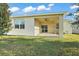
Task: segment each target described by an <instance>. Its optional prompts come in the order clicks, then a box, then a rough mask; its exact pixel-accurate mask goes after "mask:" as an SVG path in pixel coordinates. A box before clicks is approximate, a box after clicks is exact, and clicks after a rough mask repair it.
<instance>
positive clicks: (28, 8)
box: [23, 6, 36, 13]
mask: <svg viewBox="0 0 79 59" xmlns="http://www.w3.org/2000/svg"><path fill="white" fill-rule="evenodd" d="M35 10H36V8H34V7H32V6H28V7H26V8H24V9H23V12H25V13H29V12H32V11H35Z"/></svg>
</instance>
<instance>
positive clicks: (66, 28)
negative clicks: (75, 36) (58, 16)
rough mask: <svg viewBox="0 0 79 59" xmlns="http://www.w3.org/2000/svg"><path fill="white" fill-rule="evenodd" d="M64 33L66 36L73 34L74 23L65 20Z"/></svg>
mask: <svg viewBox="0 0 79 59" xmlns="http://www.w3.org/2000/svg"><path fill="white" fill-rule="evenodd" d="M63 32H64V34H72V32H73V29H72V22H71V21H70V20H69V19H64V20H63Z"/></svg>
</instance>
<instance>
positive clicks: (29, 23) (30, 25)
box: [7, 18, 34, 36]
mask: <svg viewBox="0 0 79 59" xmlns="http://www.w3.org/2000/svg"><path fill="white" fill-rule="evenodd" d="M15 20H24V21H25V29H15V28H14V21H15ZM7 34H8V35H27V36H34V18H13V19H12V30H11V31H9V32H8V33H7Z"/></svg>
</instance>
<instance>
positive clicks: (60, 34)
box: [59, 15, 63, 38]
mask: <svg viewBox="0 0 79 59" xmlns="http://www.w3.org/2000/svg"><path fill="white" fill-rule="evenodd" d="M59 38H63V16H62V15H61V16H59Z"/></svg>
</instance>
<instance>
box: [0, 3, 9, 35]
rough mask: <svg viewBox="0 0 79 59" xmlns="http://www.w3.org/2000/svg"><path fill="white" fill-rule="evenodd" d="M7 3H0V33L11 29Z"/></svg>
mask: <svg viewBox="0 0 79 59" xmlns="http://www.w3.org/2000/svg"><path fill="white" fill-rule="evenodd" d="M8 8H9V6H8V4H7V3H0V35H3V34H5V33H7V32H8V31H9V30H10V29H11V20H10V18H9V15H10V12H9V11H8Z"/></svg>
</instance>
